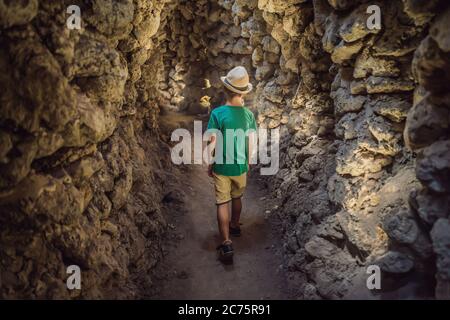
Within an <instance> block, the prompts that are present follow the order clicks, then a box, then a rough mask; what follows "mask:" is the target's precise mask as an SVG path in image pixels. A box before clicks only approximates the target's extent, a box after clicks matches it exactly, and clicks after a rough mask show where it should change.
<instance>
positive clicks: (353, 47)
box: [331, 40, 363, 64]
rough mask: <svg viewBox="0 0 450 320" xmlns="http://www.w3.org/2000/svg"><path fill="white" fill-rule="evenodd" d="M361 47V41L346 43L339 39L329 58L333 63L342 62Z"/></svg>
mask: <svg viewBox="0 0 450 320" xmlns="http://www.w3.org/2000/svg"><path fill="white" fill-rule="evenodd" d="M362 47H363V43H362V42H361V41H356V42H353V43H350V44H348V43H345V42H344V41H343V40H341V42H339V44H338V45H336V46H335V47H334V48H333V53H332V54H331V60H333V62H334V63H337V64H342V63H343V62H344V61H346V60H350V59H351V58H352V57H353V56H354V55H355V54H357V53H358V52H359V51H360V50H361V48H362Z"/></svg>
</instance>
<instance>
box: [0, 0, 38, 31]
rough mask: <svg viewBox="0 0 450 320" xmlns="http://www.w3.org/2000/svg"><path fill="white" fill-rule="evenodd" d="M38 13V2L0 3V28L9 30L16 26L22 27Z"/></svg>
mask: <svg viewBox="0 0 450 320" xmlns="http://www.w3.org/2000/svg"><path fill="white" fill-rule="evenodd" d="M37 13H38V1H37V0H30V1H26V2H25V3H23V2H14V1H7V0H1V1H0V26H1V27H2V28H9V27H12V26H17V25H24V24H26V23H28V22H30V21H31V20H33V18H34V17H35V16H36V14H37Z"/></svg>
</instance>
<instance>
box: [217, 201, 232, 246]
mask: <svg viewBox="0 0 450 320" xmlns="http://www.w3.org/2000/svg"><path fill="white" fill-rule="evenodd" d="M228 203H229V202H227V203H223V204H219V205H218V206H217V223H218V225H219V232H220V235H221V236H222V240H223V242H225V241H230V227H229V225H230V212H229V209H228Z"/></svg>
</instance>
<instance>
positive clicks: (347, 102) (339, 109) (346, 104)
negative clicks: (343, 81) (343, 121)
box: [331, 88, 366, 116]
mask: <svg viewBox="0 0 450 320" xmlns="http://www.w3.org/2000/svg"><path fill="white" fill-rule="evenodd" d="M331 97H332V98H333V100H334V107H335V109H334V112H335V113H336V115H338V116H339V115H342V114H344V113H347V112H358V111H360V110H361V109H362V108H363V105H364V103H365V102H366V97H364V96H354V95H351V94H350V92H348V90H346V89H344V88H339V89H338V90H337V91H335V92H332V93H331Z"/></svg>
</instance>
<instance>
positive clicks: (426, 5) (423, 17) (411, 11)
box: [402, 0, 439, 26]
mask: <svg viewBox="0 0 450 320" xmlns="http://www.w3.org/2000/svg"><path fill="white" fill-rule="evenodd" d="M402 1H403V6H404V11H405V12H406V14H407V15H408V16H410V17H411V18H412V19H413V20H414V23H415V24H416V25H418V26H421V25H424V24H426V23H427V22H429V21H430V20H431V19H432V18H433V16H434V10H435V9H436V6H437V4H438V3H439V0H431V1H430V0H402Z"/></svg>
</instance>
